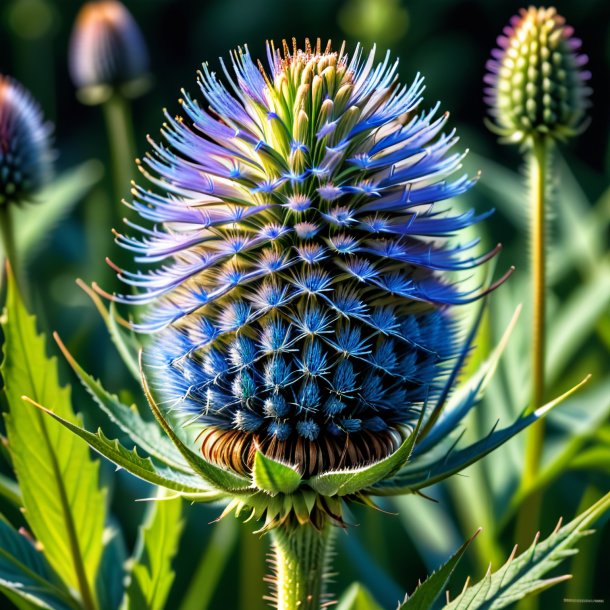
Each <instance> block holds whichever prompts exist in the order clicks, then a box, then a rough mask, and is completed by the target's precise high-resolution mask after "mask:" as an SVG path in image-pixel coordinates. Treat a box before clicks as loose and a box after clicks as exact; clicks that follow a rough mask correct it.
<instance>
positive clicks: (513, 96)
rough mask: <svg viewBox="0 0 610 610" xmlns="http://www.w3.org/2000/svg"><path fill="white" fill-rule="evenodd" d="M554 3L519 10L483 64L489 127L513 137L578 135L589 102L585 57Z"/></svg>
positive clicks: (505, 135)
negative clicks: (552, 4)
mask: <svg viewBox="0 0 610 610" xmlns="http://www.w3.org/2000/svg"><path fill="white" fill-rule="evenodd" d="M573 34H574V30H573V28H572V27H570V26H569V25H566V23H565V19H564V18H563V17H562V16H561V15H559V14H558V13H557V10H556V9H555V8H554V7H550V8H544V7H540V8H536V7H533V6H530V7H529V8H528V9H521V11H520V12H519V14H518V15H515V16H514V17H513V18H512V19H511V20H510V25H509V26H507V27H505V28H504V33H503V35H502V36H500V37H499V38H498V46H499V49H496V50H494V51H493V52H492V59H490V60H489V61H488V63H487V69H488V71H489V72H488V74H487V75H486V76H485V82H486V83H487V84H488V85H489V88H488V89H486V95H487V97H486V101H487V103H488V104H489V105H490V114H491V115H492V116H493V118H494V119H495V121H496V124H495V125H493V126H491V128H492V129H493V130H494V131H496V132H497V133H499V134H500V135H502V136H504V137H505V138H506V139H507V140H509V141H513V142H522V141H525V140H528V139H529V138H532V137H536V136H544V137H546V136H548V137H551V138H555V139H564V138H566V137H571V136H573V135H575V134H577V133H578V132H579V131H580V130H582V129H583V127H584V126H585V125H586V123H585V112H586V109H587V107H588V105H589V101H588V98H589V95H590V92H591V90H590V88H589V87H588V86H587V84H586V83H587V81H588V80H589V78H590V77H591V74H590V72H588V71H587V70H585V69H584V66H585V64H586V63H587V61H588V59H587V56H586V55H582V54H579V52H578V49H580V46H581V41H580V40H579V39H578V38H575V37H574V35H573Z"/></svg>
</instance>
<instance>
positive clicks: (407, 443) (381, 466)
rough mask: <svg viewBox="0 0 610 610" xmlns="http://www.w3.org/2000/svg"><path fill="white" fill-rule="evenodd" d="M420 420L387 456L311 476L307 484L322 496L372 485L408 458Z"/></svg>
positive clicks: (349, 491) (344, 493)
mask: <svg viewBox="0 0 610 610" xmlns="http://www.w3.org/2000/svg"><path fill="white" fill-rule="evenodd" d="M421 421H422V420H421V419H420V420H419V422H418V424H417V427H416V428H415V430H413V431H412V432H411V433H410V434H409V436H408V437H407V438H406V439H405V440H404V441H403V443H402V445H400V447H399V448H398V449H397V450H396V451H395V452H394V453H392V454H391V455H389V456H388V457H387V458H385V459H383V460H380V461H379V462H375V463H374V464H371V465H370V466H364V467H362V468H353V469H350V470H336V471H332V472H325V473H323V474H318V475H316V476H314V477H311V479H309V480H308V481H307V484H308V485H309V486H310V487H311V488H312V489H313V490H314V491H317V492H318V493H319V494H321V495H323V496H334V495H339V496H346V495H348V494H353V493H355V492H357V491H360V490H361V489H365V488H366V487H370V486H372V485H374V484H375V483H377V482H378V481H381V480H382V479H384V478H385V477H387V476H390V475H391V474H392V473H393V472H396V471H397V470H398V469H399V468H400V467H401V466H402V465H403V464H404V463H405V462H406V461H407V460H408V459H409V455H411V450H412V449H413V445H414V443H415V439H416V438H417V436H418V434H419V427H420V425H421Z"/></svg>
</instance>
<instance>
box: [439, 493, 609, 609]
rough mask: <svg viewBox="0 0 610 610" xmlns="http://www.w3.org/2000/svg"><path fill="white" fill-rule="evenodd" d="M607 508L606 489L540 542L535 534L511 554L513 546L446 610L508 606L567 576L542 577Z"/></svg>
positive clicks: (569, 554) (572, 553)
mask: <svg viewBox="0 0 610 610" xmlns="http://www.w3.org/2000/svg"><path fill="white" fill-rule="evenodd" d="M609 508H610V493H608V494H606V495H605V496H604V497H603V498H601V499H600V500H599V501H598V502H596V503H595V504H594V505H593V506H591V507H590V508H589V509H587V510H586V511H584V512H583V513H581V514H580V515H579V516H578V517H576V518H575V519H574V520H573V521H571V522H570V523H568V524H567V525H564V526H563V527H562V528H560V527H559V525H560V524H561V522H560V523H559V524H558V525H557V528H556V529H555V531H554V532H553V533H552V534H551V535H550V536H549V537H548V538H547V539H546V540H544V541H543V542H540V543H539V542H538V536H537V537H536V538H535V539H534V542H533V543H532V545H531V546H530V548H529V549H528V550H527V551H525V552H524V553H522V554H521V555H519V556H518V557H515V555H516V550H517V547H515V548H514V549H513V552H512V554H511V556H510V557H509V558H508V561H507V562H506V563H505V564H504V565H503V566H502V567H501V568H500V569H499V570H498V571H497V572H494V573H492V572H491V570H489V571H488V572H487V574H486V575H485V577H484V578H483V580H481V581H479V582H478V583H477V584H475V585H472V586H470V587H468V583H466V587H465V589H464V591H462V593H461V594H460V595H459V596H458V597H456V598H455V599H454V600H453V601H451V602H450V603H448V604H447V605H446V606H445V609H446V610H466V609H468V610H476V609H478V608H486V609H489V610H492V609H493V610H495V609H497V608H505V607H507V606H512V604H514V603H515V602H517V601H519V600H520V599H522V598H523V597H525V596H526V595H531V594H533V593H539V592H540V591H542V590H543V589H546V588H548V587H550V586H552V585H555V584H557V583H559V582H561V581H563V580H566V579H567V578H569V576H567V575H564V576H557V577H554V578H547V579H543V576H544V575H545V574H546V573H547V572H549V571H550V570H552V569H553V568H554V567H556V566H557V565H558V564H560V563H561V562H562V561H563V560H564V559H566V558H567V557H571V556H572V555H574V554H575V553H577V552H578V551H577V550H576V549H574V545H575V544H576V543H577V542H578V541H579V540H580V539H581V538H583V537H584V536H586V535H587V534H590V533H591V531H590V530H587V529H586V528H587V527H588V526H589V525H590V524H591V523H593V522H594V521H595V520H596V519H597V518H598V517H600V516H601V515H602V514H603V513H604V512H606V511H607V510H608V509H609Z"/></svg>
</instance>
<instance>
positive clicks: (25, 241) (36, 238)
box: [13, 160, 104, 258]
mask: <svg viewBox="0 0 610 610" xmlns="http://www.w3.org/2000/svg"><path fill="white" fill-rule="evenodd" d="M103 172H104V168H103V166H102V164H101V163H100V162H99V161H97V160H89V161H85V162H84V163H81V165H78V166H77V167H73V168H71V169H69V170H67V171H66V172H64V173H63V174H62V175H61V176H59V177H58V178H57V179H55V180H54V181H53V182H52V183H51V184H50V185H49V186H48V187H46V188H45V189H44V190H43V191H42V192H41V193H40V194H39V195H38V197H37V201H36V202H34V203H32V204H28V205H25V206H21V207H16V208H15V209H14V210H13V214H14V216H13V223H14V226H15V230H16V233H17V235H16V237H15V242H16V243H17V247H18V250H19V251H20V252H21V257H20V258H23V257H24V256H25V257H28V256H32V255H33V254H35V252H36V250H39V249H40V248H41V247H42V246H44V244H45V240H46V239H47V238H48V237H49V235H50V234H51V232H52V230H53V227H55V226H56V225H57V224H58V223H59V222H60V221H61V219H62V218H64V217H65V216H67V215H68V213H69V212H70V210H71V209H72V208H73V207H74V206H75V205H76V204H77V203H78V202H79V201H80V200H81V199H82V198H83V197H84V196H85V195H86V193H87V192H88V191H89V190H90V189H91V187H93V185H95V183H96V182H98V181H99V180H100V178H101V177H102V175H103ZM41 204H42V205H41Z"/></svg>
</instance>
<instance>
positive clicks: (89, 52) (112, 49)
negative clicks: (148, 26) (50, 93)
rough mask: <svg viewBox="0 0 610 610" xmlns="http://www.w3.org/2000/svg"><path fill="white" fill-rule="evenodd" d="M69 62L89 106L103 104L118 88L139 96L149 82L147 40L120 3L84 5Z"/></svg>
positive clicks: (105, 1) (108, 1)
mask: <svg viewBox="0 0 610 610" xmlns="http://www.w3.org/2000/svg"><path fill="white" fill-rule="evenodd" d="M69 59H70V75H71V77H72V81H73V82H74V84H75V85H76V87H77V88H78V89H79V93H80V96H81V98H82V99H83V101H86V102H89V103H99V102H101V101H103V100H104V99H105V98H106V97H107V96H108V95H110V93H111V92H112V91H113V90H114V89H116V88H120V89H121V90H122V91H123V92H127V93H130V92H131V93H133V94H136V93H138V92H139V91H140V90H141V89H142V88H143V87H144V86H145V83H146V82H147V71H148V50H147V48H146V43H145V41H144V37H143V36H142V32H141V31H140V28H139V27H138V24H137V23H136V22H135V20H134V18H133V17H132V15H131V13H130V12H129V11H128V10H127V8H126V7H125V5H124V4H123V3H121V2H118V0H99V1H94V2H87V3H85V4H84V5H83V7H82V8H81V9H80V11H79V13H78V15H77V17H76V22H75V24H74V30H73V32H72V38H71V41H70V54H69Z"/></svg>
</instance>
